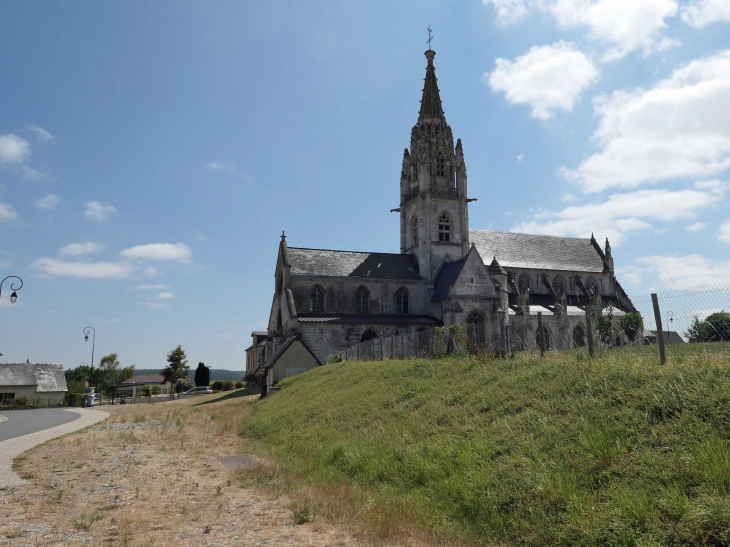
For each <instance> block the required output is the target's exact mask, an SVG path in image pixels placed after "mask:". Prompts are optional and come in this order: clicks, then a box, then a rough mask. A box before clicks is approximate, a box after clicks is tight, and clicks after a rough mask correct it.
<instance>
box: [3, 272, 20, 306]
mask: <svg viewBox="0 0 730 547" xmlns="http://www.w3.org/2000/svg"><path fill="white" fill-rule="evenodd" d="M8 279H17V280H18V281H20V287H16V286H15V283H14V282H13V283H10V289H11V290H12V291H13V294H11V295H10V303H11V304H15V303H16V302H17V301H18V293H17V292H15V291H19V290H20V289H22V288H23V280H22V279H20V278H19V277H18V276H17V275H9V276H7V277H6V278H5V279H3V280H2V281H0V296H2V293H3V283H5V281H7V280H8Z"/></svg>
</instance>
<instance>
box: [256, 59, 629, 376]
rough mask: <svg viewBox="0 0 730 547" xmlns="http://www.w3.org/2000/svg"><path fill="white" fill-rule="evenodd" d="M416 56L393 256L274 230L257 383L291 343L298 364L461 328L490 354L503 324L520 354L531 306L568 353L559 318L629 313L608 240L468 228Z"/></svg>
mask: <svg viewBox="0 0 730 547" xmlns="http://www.w3.org/2000/svg"><path fill="white" fill-rule="evenodd" d="M425 55H426V60H427V65H426V78H425V83H424V86H423V97H422V99H421V109H420V112H419V115H418V120H417V121H416V124H415V125H414V126H413V128H412V129H411V141H410V147H409V148H406V149H405V152H404V153H403V167H402V169H401V173H400V206H399V207H398V209H395V210H394V212H397V213H399V214H400V253H380V252H356V251H334V250H325V249H310V248H304V247H293V246H289V244H288V243H287V240H286V235H285V234H284V233H282V236H281V242H280V243H279V250H278V258H277V262H276V270H275V286H274V295H273V302H272V305H271V314H270V317H269V323H268V336H267V337H266V339H265V340H266V342H265V351H264V354H263V355H262V358H261V367H260V370H261V371H262V372H263V373H264V374H267V376H268V383H269V385H272V384H273V383H275V382H277V381H279V380H280V379H282V377H284V376H286V375H289V373H292V374H293V373H296V372H300V371H301V367H299V368H295V369H292V370H289V369H282V368H281V367H275V365H276V363H277V361H279V360H280V359H282V358H283V356H284V355H285V354H286V351H287V348H290V347H293V344H292V342H293V341H296V342H297V346H300V347H301V346H303V347H305V348H306V349H307V350H308V355H309V356H311V358H309V359H308V361H307V362H308V363H310V365H309V367H312V366H317V365H318V364H323V363H325V362H326V361H327V358H328V356H329V355H332V354H338V353H341V352H342V351H343V350H345V349H346V348H347V347H350V346H351V345H354V344H357V343H359V342H361V341H365V340H369V339H372V338H376V337H382V336H389V335H392V334H397V333H404V332H414V331H422V330H428V329H433V328H435V327H439V326H445V325H460V324H467V323H468V324H472V325H474V326H475V327H476V328H475V329H474V332H475V333H476V336H477V338H478V340H477V341H478V342H479V343H481V344H485V345H487V346H490V347H495V346H496V344H498V343H499V333H500V332H504V330H503V329H504V327H510V326H512V327H514V326H515V325H518V324H519V325H520V326H521V327H522V329H521V330H520V332H521V333H522V339H523V340H522V342H521V346H522V347H529V346H530V345H532V346H534V344H535V338H534V334H532V333H534V328H535V327H534V325H533V323H534V321H532V319H533V318H534V317H535V315H536V313H537V311H543V312H545V313H547V314H550V315H553V316H558V317H560V316H562V317H563V318H564V321H563V322H562V323H560V325H561V326H560V328H561V329H565V330H566V332H567V333H568V335H567V336H563V337H558V336H554V337H553V340H554V342H553V344H554V345H555V347H557V345H559V344H562V346H563V347H572V346H574V345H583V343H582V341H583V340H584V333H581V332H578V329H581V328H582V327H581V326H580V325H579V324H577V323H576V322H575V321H572V322H571V317H573V316H575V317H577V316H582V317H584V316H585V314H584V312H583V311H582V310H583V309H585V307H586V306H589V305H594V306H598V307H600V308H606V307H611V308H612V309H613V308H615V309H616V310H617V312H618V313H627V312H631V311H635V309H634V306H633V304H632V303H631V300H630V299H629V297H628V295H627V294H626V293H625V292H624V290H623V289H622V287H621V285H620V284H619V282H618V280H617V279H616V277H615V274H614V264H613V258H612V256H611V247H610V244H609V242H608V240H606V243H605V246H604V247H603V248H602V247H601V245H599V243H598V242H597V241H596V240H595V238H594V237H593V235H591V237H590V238H569V237H554V236H546V235H534V234H522V233H511V232H496V231H487V230H475V229H470V227H469V204H470V202H473V201H476V200H475V199H470V198H469V192H468V188H469V187H468V178H467V170H466V164H465V161H464V153H463V149H462V143H461V139H458V140H457V141H456V145H454V136H453V134H452V131H451V127H449V125H448V123H447V122H446V118H445V116H444V111H443V108H442V104H441V98H440V94H439V88H438V81H437V79H436V68H435V66H434V58H435V56H436V53H435V52H434V51H432V50H430V49H429V50H428V51H426V53H425ZM576 310H577V311H579V312H580V313H576V312H575V311H576ZM525 332H527V333H528V334H527V335H525V334H524V333H525ZM545 334H546V336H547V335H548V333H547V332H546V333H545ZM558 340H567V341H563V342H558ZM518 349H519V348H518ZM275 368H276V370H277V373H276V375H275V376H274V374H273V371H274V370H275ZM287 371H288V372H287Z"/></svg>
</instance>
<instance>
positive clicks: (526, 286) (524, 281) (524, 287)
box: [517, 274, 530, 294]
mask: <svg viewBox="0 0 730 547" xmlns="http://www.w3.org/2000/svg"><path fill="white" fill-rule="evenodd" d="M517 288H518V289H520V294H526V293H528V292H530V276H529V275H527V274H522V275H521V276H520V280H519V282H518V283H517Z"/></svg>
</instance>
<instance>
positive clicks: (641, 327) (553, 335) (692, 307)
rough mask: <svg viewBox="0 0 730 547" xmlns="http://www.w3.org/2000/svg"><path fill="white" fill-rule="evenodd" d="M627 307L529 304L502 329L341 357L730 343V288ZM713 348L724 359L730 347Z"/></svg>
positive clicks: (409, 337) (444, 334)
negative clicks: (724, 353)
mask: <svg viewBox="0 0 730 547" xmlns="http://www.w3.org/2000/svg"><path fill="white" fill-rule="evenodd" d="M632 302H633V304H634V308H635V309H634V310H627V309H620V308H619V307H616V306H615V305H612V304H611V303H606V302H602V301H601V300H600V299H597V298H596V299H593V301H592V303H591V304H590V305H587V306H581V307H578V306H565V307H563V306H559V305H558V306H530V307H529V313H527V310H525V311H524V312H523V313H520V312H518V311H516V310H513V309H511V310H510V312H509V319H508V321H507V324H506V325H504V327H503V328H501V327H500V326H497V325H495V324H491V325H485V324H484V323H481V324H467V325H460V326H451V327H443V328H437V329H434V330H424V331H421V332H410V333H408V332H406V333H402V334H397V335H394V336H386V337H382V338H374V339H372V340H368V341H364V342H360V343H359V344H356V345H354V346H352V347H349V348H347V349H346V350H345V351H343V352H342V353H341V354H340V358H341V359H342V360H344V361H353V360H359V361H369V360H382V359H406V358H411V357H438V356H442V355H448V354H451V353H455V352H463V351H467V352H470V353H480V352H481V353H486V354H494V355H500V354H504V353H511V352H518V351H540V352H542V353H544V352H546V351H548V352H549V351H558V350H581V351H587V352H589V353H590V354H591V355H595V354H596V353H598V354H600V353H601V352H604V351H608V350H611V349H613V348H617V347H623V346H635V347H637V346H656V347H657V348H658V350H659V353H660V356H661V359H662V361H664V360H666V354H667V353H668V354H669V355H670V356H671V355H672V354H673V353H678V352H686V351H691V349H693V348H694V349H696V348H697V347H698V346H695V345H694V344H712V343H723V342H725V343H728V342H730V284H728V285H717V286H704V287H695V288H688V289H681V290H671V291H665V292H661V293H658V294H652V295H641V296H639V297H638V298H635V299H633V300H632ZM657 319H658V320H657ZM498 325H501V322H500V323H498ZM690 346H691V347H690ZM714 348H715V349H717V350H719V351H728V352H729V354H730V345H728V346H725V345H722V344H719V345H717V346H715V347H714Z"/></svg>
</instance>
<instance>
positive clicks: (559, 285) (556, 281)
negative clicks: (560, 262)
mask: <svg viewBox="0 0 730 547" xmlns="http://www.w3.org/2000/svg"><path fill="white" fill-rule="evenodd" d="M552 286H553V290H554V291H555V294H556V295H557V296H558V298H561V297H562V296H563V295H564V294H565V279H563V276H562V275H556V276H555V277H554V278H553V282H552Z"/></svg>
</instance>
